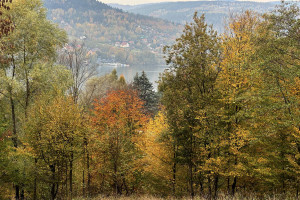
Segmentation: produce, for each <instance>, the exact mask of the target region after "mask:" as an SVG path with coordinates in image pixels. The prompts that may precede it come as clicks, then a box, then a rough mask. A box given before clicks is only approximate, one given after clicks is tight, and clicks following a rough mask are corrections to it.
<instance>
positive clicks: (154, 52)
mask: <svg viewBox="0 0 300 200" xmlns="http://www.w3.org/2000/svg"><path fill="white" fill-rule="evenodd" d="M44 4H45V7H46V8H47V9H48V18H49V19H50V20H52V21H53V22H56V23H58V24H59V26H60V27H61V28H63V29H64V30H66V31H67V33H68V35H69V37H70V39H80V38H81V39H83V40H85V43H86V45H87V46H88V47H89V48H90V49H91V50H92V51H93V52H95V53H97V54H98V55H99V58H101V59H105V60H107V61H111V62H114V61H116V62H121V63H124V64H155V63H156V62H158V61H160V62H161V61H162V56H161V50H162V46H163V45H166V44H170V42H171V41H172V40H174V39H175V38H176V34H178V33H179V32H180V31H181V27H180V26H178V25H175V24H173V23H170V22H167V21H164V20H161V19H156V18H152V17H147V16H142V15H138V14H130V13H127V12H124V11H122V10H120V9H115V8H112V7H110V6H108V5H106V4H103V3H101V2H99V1H97V0H86V1H82V0H65V1H62V0H47V1H44ZM156 58H157V59H156Z"/></svg>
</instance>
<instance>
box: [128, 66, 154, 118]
mask: <svg viewBox="0 0 300 200" xmlns="http://www.w3.org/2000/svg"><path fill="white" fill-rule="evenodd" d="M132 86H133V88H134V89H136V90H137V91H138V95H139V98H140V99H141V100H142V101H144V103H145V104H144V107H145V112H146V113H147V114H150V115H151V116H154V115H155V114H156V112H157V111H158V95H157V93H156V92H155V91H154V89H153V85H152V83H151V82H150V81H149V79H148V77H147V75H146V73H145V72H144V71H143V72H142V74H141V76H139V74H138V73H136V75H135V77H134V80H133V83H132Z"/></svg>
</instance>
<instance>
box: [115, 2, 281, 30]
mask: <svg viewBox="0 0 300 200" xmlns="http://www.w3.org/2000/svg"><path fill="white" fill-rule="evenodd" d="M279 3H280V2H264V3H263V2H250V1H235V0H221V1H219V0H212V1H184V2H162V3H152V4H141V5H136V6H124V5H118V4H110V5H111V6H112V7H116V8H119V9H123V10H125V11H127V12H132V13H136V14H143V15H148V16H152V17H156V18H161V19H165V20H168V21H172V22H176V23H181V24H185V23H186V22H191V21H192V19H193V14H194V12H195V11H197V12H198V13H199V14H205V16H206V20H207V23H208V24H213V25H214V27H215V28H216V29H217V30H218V31H223V28H224V25H225V24H224V20H225V19H226V18H227V17H228V16H229V13H239V12H241V11H243V10H254V11H256V12H258V13H263V12H268V11H271V10H273V9H274V7H275V5H277V4H279Z"/></svg>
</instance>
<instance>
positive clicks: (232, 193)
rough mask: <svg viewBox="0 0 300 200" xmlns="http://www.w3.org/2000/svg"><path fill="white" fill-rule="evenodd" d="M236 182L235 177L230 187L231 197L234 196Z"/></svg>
mask: <svg viewBox="0 0 300 200" xmlns="http://www.w3.org/2000/svg"><path fill="white" fill-rule="evenodd" d="M236 182H237V177H236V176H235V177H234V179H233V183H232V186H231V195H232V196H234V195H235V189H236Z"/></svg>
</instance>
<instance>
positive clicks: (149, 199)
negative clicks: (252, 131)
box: [74, 194, 299, 200]
mask: <svg viewBox="0 0 300 200" xmlns="http://www.w3.org/2000/svg"><path fill="white" fill-rule="evenodd" d="M165 199H166V200H192V198H191V197H183V198H174V197H166V198H162V197H155V196H147V195H145V196H121V197H113V196H109V197H107V196H98V197H95V198H77V199H74V200H165ZM208 199H209V198H204V197H199V196H196V197H194V198H193V200H208ZM298 199H299V198H297V197H295V196H285V197H284V196H283V195H273V196H268V195H266V196H260V197H256V196H253V195H249V196H247V197H245V196H243V195H239V194H238V195H235V197H231V196H227V195H219V197H218V198H217V200H298Z"/></svg>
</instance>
